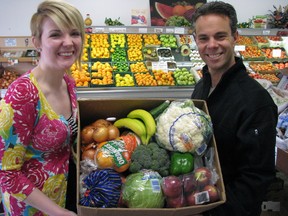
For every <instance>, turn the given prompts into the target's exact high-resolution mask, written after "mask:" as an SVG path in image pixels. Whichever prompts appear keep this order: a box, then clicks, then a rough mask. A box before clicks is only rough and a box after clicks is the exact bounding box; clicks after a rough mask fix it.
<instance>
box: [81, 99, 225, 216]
mask: <svg viewBox="0 0 288 216" xmlns="http://www.w3.org/2000/svg"><path fill="white" fill-rule="evenodd" d="M167 99H169V100H173V99H172V98H162V99H149V98H145V99H136V98H135V99H124V98H118V99H82V100H78V108H79V112H78V115H79V116H78V125H79V127H78V138H77V210H78V215H80V216H81V215H83V216H92V215H97V216H110V215H118V216H127V215H129V216H143V215H145V216H155V215H159V216H175V215H177V216H188V215H193V214H199V213H201V212H204V211H207V210H210V209H213V208H215V207H217V206H219V205H221V204H223V203H225V201H226V194H225V188H224V184H223V178H222V172H221V167H220V163H219V158H218V152H217V146H216V142H215V139H214V137H213V138H212V139H211V141H210V143H209V145H210V146H212V147H214V149H215V154H214V161H215V169H216V172H217V174H218V175H219V179H218V181H217V183H216V186H217V188H218V189H219V191H220V200H219V201H217V202H214V203H209V204H202V205H197V206H188V207H181V208H137V209H136V208H95V207H86V206H82V205H80V204H79V200H80V185H81V181H80V174H81V173H80V155H81V154H80V148H81V147H80V144H81V140H80V136H79V134H80V131H81V129H82V128H83V127H84V126H85V125H88V124H90V123H92V122H93V120H95V119H101V118H103V119H106V118H108V117H115V118H116V119H119V118H122V117H125V116H127V114H128V113H129V112H130V111H131V110H133V109H138V108H141V109H146V110H150V109H152V108H154V107H156V106H158V105H160V104H162V103H163V102H164V101H165V100H167ZM193 102H194V104H195V106H196V107H198V108H199V109H202V110H203V111H204V112H206V113H208V108H207V105H206V102H205V101H202V100H193Z"/></svg>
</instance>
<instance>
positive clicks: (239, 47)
mask: <svg viewBox="0 0 288 216" xmlns="http://www.w3.org/2000/svg"><path fill="white" fill-rule="evenodd" d="M245 48H246V47H245V45H236V46H235V47H234V50H235V51H238V52H239V51H245Z"/></svg>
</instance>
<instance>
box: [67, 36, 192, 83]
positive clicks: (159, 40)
mask: <svg viewBox="0 0 288 216" xmlns="http://www.w3.org/2000/svg"><path fill="white" fill-rule="evenodd" d="M180 40H181V43H180ZM191 40H192V39H191V37H190V40H189V39H185V37H184V36H183V35H181V36H179V37H176V35H173V34H161V35H158V34H122V33H115V34H114V33H112V34H105V33H100V34H86V36H85V45H84V46H85V49H84V52H83V56H82V60H83V65H82V68H81V69H80V68H76V65H75V64H74V65H73V66H72V67H71V73H72V74H73V77H74V78H75V81H76V85H77V87H142V86H153V87H156V86H177V85H179V86H193V85H195V79H194V75H193V74H192V73H191V71H190V68H187V71H185V72H184V71H183V73H181V74H178V73H177V72H178V70H177V72H176V73H174V71H175V70H176V69H177V68H178V67H177V64H176V62H175V63H174V64H173V67H171V66H172V63H171V61H174V60H175V56H176V55H177V56H179V55H180V56H182V57H183V58H184V57H185V56H188V55H189V54H190V53H191V48H190V46H189V43H191ZM185 41H186V42H187V43H185V44H184V42H185ZM177 58H178V57H177ZM161 62H166V64H167V67H166V68H165V67H164V68H163V67H162V66H160V67H158V66H157V63H158V64H160V65H161V64H162V63H161ZM155 64H156V65H155ZM87 66H88V67H87Z"/></svg>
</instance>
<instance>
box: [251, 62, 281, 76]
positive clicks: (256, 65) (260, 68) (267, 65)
mask: <svg viewBox="0 0 288 216" xmlns="http://www.w3.org/2000/svg"><path fill="white" fill-rule="evenodd" d="M249 67H250V68H251V69H252V70H253V71H254V72H257V73H275V72H276V70H277V68H276V67H275V66H274V65H273V64H272V63H271V62H267V61H263V62H262V61H261V62H253V61H251V62H249Z"/></svg>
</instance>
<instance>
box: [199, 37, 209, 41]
mask: <svg viewBox="0 0 288 216" xmlns="http://www.w3.org/2000/svg"><path fill="white" fill-rule="evenodd" d="M198 40H199V41H202V42H204V41H207V40H208V39H207V37H199V38H198Z"/></svg>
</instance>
